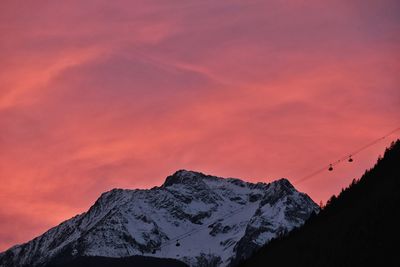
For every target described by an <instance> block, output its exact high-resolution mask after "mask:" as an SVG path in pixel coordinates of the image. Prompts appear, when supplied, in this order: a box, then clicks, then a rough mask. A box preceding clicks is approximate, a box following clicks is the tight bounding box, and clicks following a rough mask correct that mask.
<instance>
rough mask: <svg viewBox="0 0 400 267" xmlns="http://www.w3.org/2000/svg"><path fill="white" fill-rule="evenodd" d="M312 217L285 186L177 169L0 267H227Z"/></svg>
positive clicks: (102, 204)
mask: <svg viewBox="0 0 400 267" xmlns="http://www.w3.org/2000/svg"><path fill="white" fill-rule="evenodd" d="M318 211H319V207H318V206H317V205H316V204H315V203H314V202H313V201H312V200H311V198H309V197H308V196H307V195H306V194H303V193H300V192H298V191H297V190H296V189H295V188H294V187H293V186H292V185H291V184H290V182H289V181H288V180H286V179H280V180H277V181H275V182H272V183H269V184H266V183H256V184H254V183H248V182H244V181H242V180H239V179H234V178H227V179H224V178H220V177H215V176H210V175H205V174H202V173H199V172H193V171H186V170H180V171H177V172H176V173H174V174H173V175H171V176H168V177H167V178H166V180H165V182H164V184H163V185H162V186H160V187H154V188H152V189H148V190H122V189H113V190H111V191H109V192H106V193H104V194H102V195H101V196H100V198H99V199H98V200H97V201H96V202H95V204H94V205H93V206H92V207H91V208H90V209H89V210H88V211H87V212H85V213H83V214H80V215H77V216H75V217H73V218H72V219H70V220H67V221H65V222H63V223H61V224H60V225H58V226H56V227H54V228H52V229H50V230H49V231H47V232H46V233H44V234H43V235H41V236H39V237H37V238H35V239H33V240H32V241H30V242H27V243H25V244H22V245H17V246H14V247H12V248H11V249H9V250H8V251H6V252H3V253H1V254H0V266H1V264H2V266H7V267H13V266H16V267H20V266H44V265H46V264H49V262H53V263H54V262H56V263H57V262H61V263H63V262H71V261H74V260H75V261H82V259H83V260H85V259H86V260H87V258H86V257H87V256H101V257H106V258H126V257H130V256H133V255H141V256H147V257H156V258H170V259H177V260H180V261H182V262H185V263H186V264H188V265H190V266H206V265H207V266H229V265H230V266H232V265H234V264H235V263H237V262H239V261H240V260H242V259H244V258H246V257H248V256H249V255H251V254H252V253H253V252H254V250H256V249H258V248H260V247H261V246H262V245H264V244H265V243H266V242H268V241H269V240H271V239H272V238H274V237H277V236H279V235H282V234H283V233H285V232H288V231H290V230H292V229H294V228H296V227H299V226H301V225H302V224H303V223H304V222H305V221H306V220H307V219H308V218H309V217H310V216H311V214H313V213H317V212H318ZM177 243H178V244H177ZM177 245H179V246H177ZM101 259H102V258H95V259H94V260H96V261H98V260H101ZM89 260H90V259H89ZM92 260H93V259H92ZM96 266H100V265H96Z"/></svg>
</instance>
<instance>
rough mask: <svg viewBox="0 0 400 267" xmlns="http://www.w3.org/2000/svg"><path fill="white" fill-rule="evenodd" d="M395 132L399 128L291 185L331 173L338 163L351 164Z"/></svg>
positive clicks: (398, 128)
mask: <svg viewBox="0 0 400 267" xmlns="http://www.w3.org/2000/svg"><path fill="white" fill-rule="evenodd" d="M397 131H400V127H397V128H396V129H393V130H392V131H390V132H388V133H386V134H385V135H384V136H381V137H379V138H377V139H375V140H373V141H371V142H370V143H368V144H366V145H364V146H362V147H360V148H358V149H356V150H354V151H353V152H351V153H348V154H346V156H343V157H341V158H339V159H338V160H336V161H334V162H332V163H330V164H329V165H328V166H324V167H322V168H320V169H317V170H315V171H313V172H312V173H310V174H308V175H306V176H303V177H302V178H300V179H298V180H296V181H294V182H293V184H296V185H297V184H300V183H302V182H304V181H306V180H308V179H310V178H312V177H314V176H315V175H317V174H320V173H322V172H324V171H326V170H328V171H333V167H334V166H336V165H338V164H340V163H342V162H343V161H346V160H347V161H348V162H353V156H354V155H357V154H359V153H360V152H362V151H363V150H365V149H367V148H369V147H371V146H373V145H375V144H377V143H379V142H381V141H382V140H384V139H386V138H387V137H389V136H390V135H392V134H394V133H395V132H397Z"/></svg>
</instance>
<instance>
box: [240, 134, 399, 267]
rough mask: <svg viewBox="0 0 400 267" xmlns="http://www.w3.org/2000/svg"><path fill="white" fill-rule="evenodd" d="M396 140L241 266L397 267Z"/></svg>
mask: <svg viewBox="0 0 400 267" xmlns="http://www.w3.org/2000/svg"><path fill="white" fill-rule="evenodd" d="M399 205H400V141H397V142H396V143H393V144H392V146H391V147H390V148H389V149H387V150H386V152H385V154H384V157H383V158H382V159H379V160H378V162H377V164H376V165H375V166H374V167H373V168H372V169H371V170H369V171H367V172H366V173H365V174H364V175H363V177H362V178H361V179H360V180H359V181H353V183H352V184H351V185H350V186H349V187H348V188H347V189H346V190H343V191H342V192H341V193H340V195H339V196H338V197H332V198H331V199H330V201H329V202H328V204H327V206H326V207H325V208H324V209H323V210H322V211H321V212H320V213H319V214H318V215H317V216H315V217H313V218H312V219H310V220H309V221H308V222H307V223H306V224H305V225H304V226H303V227H301V228H300V229H298V230H295V231H293V232H291V233H290V234H289V235H288V236H287V237H285V238H283V239H281V240H274V241H272V242H270V243H269V244H268V245H266V246H265V247H264V248H262V249H261V250H260V251H259V252H258V253H256V254H255V255H254V256H253V257H252V258H250V259H249V260H248V261H246V262H245V263H243V264H242V265H241V266H251V267H257V266H264V265H265V263H266V262H268V266H399V265H400V259H399V258H398V256H397V255H398V249H397V248H398V242H399V240H400V230H399V215H400V208H399Z"/></svg>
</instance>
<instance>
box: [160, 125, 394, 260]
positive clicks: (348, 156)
mask: <svg viewBox="0 0 400 267" xmlns="http://www.w3.org/2000/svg"><path fill="white" fill-rule="evenodd" d="M397 131H400V127H398V128H396V129H394V130H392V131H390V132H388V133H386V134H385V135H383V136H382V137H379V138H377V139H375V140H373V141H371V142H370V143H367V144H366V145H364V146H362V147H360V148H358V149H356V150H354V151H352V152H351V153H348V154H346V156H343V157H341V158H339V159H338V160H336V161H334V162H332V163H330V164H329V165H328V166H323V167H321V168H319V169H317V170H315V171H313V172H312V173H310V174H308V175H306V176H304V177H302V178H300V179H298V180H296V181H294V182H293V183H294V184H299V183H302V182H304V181H306V180H308V179H310V178H312V177H314V176H316V175H317V174H320V173H322V172H326V171H327V170H328V171H333V167H334V166H336V165H338V164H340V163H342V162H343V161H348V162H353V156H354V155H357V154H359V153H360V152H362V151H364V150H365V149H367V148H369V147H371V146H373V145H375V144H377V143H379V142H381V141H382V140H384V139H386V138H387V137H389V136H390V135H392V134H394V133H395V132H397ZM249 205H250V204H247V205H243V206H242V207H240V208H238V209H235V210H233V211H231V212H229V213H226V214H224V215H222V216H221V217H219V218H218V219H216V220H214V221H213V222H211V223H208V224H205V225H202V226H199V227H198V228H194V229H192V230H190V231H188V232H185V233H183V234H180V235H178V236H175V237H174V238H172V239H169V240H168V241H167V242H165V243H162V244H160V245H159V246H156V247H154V248H153V254H154V253H155V252H156V251H157V250H160V249H161V248H163V247H166V246H169V245H171V244H173V243H176V246H177V247H179V246H181V244H180V242H179V241H180V240H182V239H185V238H187V237H189V236H191V235H193V234H195V233H197V232H199V231H201V230H203V229H206V228H208V227H210V226H212V225H213V224H215V223H217V222H220V221H223V220H225V219H227V218H230V217H232V216H234V215H236V214H238V213H239V212H241V211H242V210H244V208H246V207H248V206H249ZM274 223H275V224H279V225H280V226H282V225H283V224H282V223H279V222H274Z"/></svg>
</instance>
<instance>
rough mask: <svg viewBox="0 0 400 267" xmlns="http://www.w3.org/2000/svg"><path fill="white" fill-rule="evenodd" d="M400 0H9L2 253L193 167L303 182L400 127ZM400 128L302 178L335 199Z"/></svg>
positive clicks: (1, 14)
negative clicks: (107, 194) (107, 199)
mask: <svg viewBox="0 0 400 267" xmlns="http://www.w3.org/2000/svg"><path fill="white" fill-rule="evenodd" d="M399 14H400V3H399V1H391V0H383V1H372V0H371V1H370V0H367V1H361V0H346V1H345V0H343V1H342V0H337V1H278V0H271V1H208V0H206V1H175V0H172V1H157V0H151V1H148V0H146V1H141V0H139V1H63V2H61V1H11V0H10V1H7V0H6V1H2V3H1V8H0V23H1V24H0V26H1V27H0V34H1V41H0V62H1V64H2V71H1V72H0V129H1V131H0V179H1V184H0V202H1V205H0V250H1V251H2V250H5V249H7V248H8V247H10V246H12V245H14V244H17V243H21V242H26V241H28V240H29V239H31V238H33V237H35V236H37V235H39V234H41V233H43V232H44V231H46V230H47V229H49V228H50V227H52V226H55V225H57V224H58V223H60V222H62V221H63V220H66V219H69V218H70V217H72V216H74V215H76V214H78V213H81V212H83V211H85V210H87V209H88V208H89V206H90V205H91V204H93V202H94V201H95V200H96V199H97V197H98V196H99V195H100V194H101V193H102V192H104V191H107V190H110V189H112V188H131V189H133V188H151V187H153V186H159V185H161V184H162V183H163V182H164V179H165V177H166V176H168V175H169V174H171V173H173V172H175V171H176V170H178V169H189V170H196V171H201V172H204V173H208V174H213V175H216V176H222V177H237V178H242V179H244V180H247V181H252V182H257V181H262V182H269V181H273V180H275V179H278V178H281V177H286V178H288V179H289V180H290V181H291V182H292V183H294V184H295V181H296V180H298V179H300V178H301V177H303V176H305V175H307V174H309V173H311V172H313V171H314V170H315V169H319V168H320V167H321V166H325V165H328V164H329V163H330V162H332V161H334V160H336V159H337V158H340V157H342V156H344V155H346V153H349V152H351V151H353V150H356V149H357V148H359V147H361V146H363V145H365V144H366V143H368V142H370V141H372V140H374V139H376V138H379V137H380V136H382V135H384V134H385V133H387V132H388V131H390V130H392V129H393V128H396V127H399V126H400V125H399V124H400V119H399V114H400V89H399V85H400V75H399V72H400V53H399V49H400V35H399V32H400V16H399ZM396 137H399V134H398V133H397V134H394V135H392V136H391V137H390V138H388V139H386V140H384V141H382V142H380V143H379V144H377V145H375V146H373V147H371V148H369V149H367V150H365V151H364V152H363V153H361V154H359V155H358V156H357V157H355V158H354V160H355V161H354V163H352V164H342V165H340V166H338V167H337V168H336V169H335V172H326V173H322V174H320V175H317V176H315V177H313V178H312V179H309V180H307V181H305V182H303V183H300V184H295V186H296V188H298V189H299V190H300V191H303V192H305V193H307V194H309V195H310V196H311V197H312V198H313V199H314V201H316V202H319V201H320V200H322V201H326V200H327V199H328V198H329V197H330V196H331V195H332V194H336V193H338V192H339V191H340V189H341V188H342V187H344V186H346V185H347V184H348V183H349V182H350V181H351V180H352V179H353V178H359V177H360V176H361V174H362V173H363V172H364V170H365V169H366V168H370V167H372V165H373V163H374V162H375V160H376V158H377V157H378V155H380V154H382V153H383V151H384V148H385V147H386V146H387V145H388V144H389V143H390V141H392V140H394V139H395V138H396Z"/></svg>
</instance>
